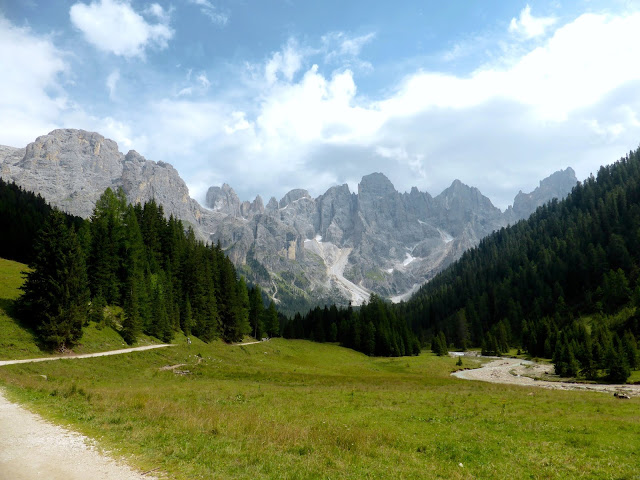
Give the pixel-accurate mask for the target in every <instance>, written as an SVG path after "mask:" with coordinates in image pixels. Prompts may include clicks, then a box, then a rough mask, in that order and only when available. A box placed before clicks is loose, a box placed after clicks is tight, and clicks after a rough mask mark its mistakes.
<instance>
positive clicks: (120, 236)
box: [18, 189, 279, 348]
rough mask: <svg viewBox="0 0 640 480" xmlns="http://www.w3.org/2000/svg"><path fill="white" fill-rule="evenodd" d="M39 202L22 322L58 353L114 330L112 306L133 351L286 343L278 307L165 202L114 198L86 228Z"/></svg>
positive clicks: (108, 196)
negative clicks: (90, 334)
mask: <svg viewBox="0 0 640 480" xmlns="http://www.w3.org/2000/svg"><path fill="white" fill-rule="evenodd" d="M32 200H33V201H34V202H35V204H36V205H38V209H39V210H38V211H40V210H42V211H43V212H45V213H43V214H42V218H45V219H46V220H45V221H44V225H43V227H42V229H41V230H40V231H39V233H38V235H37V236H36V237H35V239H32V240H33V243H34V252H33V254H29V256H31V257H32V258H33V259H32V261H31V262H30V264H29V266H30V269H31V271H30V272H28V273H27V278H26V282H25V285H24V287H23V290H24V295H23V296H22V297H21V298H20V299H19V300H18V312H19V315H20V317H21V318H22V319H23V321H24V323H25V324H27V325H29V326H31V327H32V328H34V330H35V331H36V332H38V334H39V335H40V337H41V339H42V340H43V341H44V343H46V344H48V345H49V346H51V347H54V348H60V347H68V346H72V345H73V344H75V343H76V342H77V341H78V339H79V338H80V336H81V335H82V327H83V325H85V324H86V323H87V322H88V321H89V319H91V320H93V321H95V322H97V323H100V322H103V321H104V318H103V315H104V308H105V306H106V305H110V306H115V307H120V309H121V310H120V311H121V314H120V316H119V318H118V319H117V323H119V325H118V329H119V331H120V333H121V335H122V337H123V338H124V339H125V340H126V341H127V342H128V343H134V342H135V341H136V338H137V337H138V336H139V335H140V334H141V333H145V334H147V335H151V336H154V337H157V338H159V339H161V340H163V341H165V342H169V341H171V339H172V337H173V335H174V333H175V332H178V331H182V332H184V333H185V334H186V335H194V336H197V337H199V338H201V339H202V340H205V341H211V340H213V339H215V338H219V337H220V338H222V339H223V340H225V341H227V342H235V341H239V340H241V339H242V338H243V336H244V335H245V334H248V333H250V332H252V333H256V334H258V333H260V334H262V333H264V334H267V335H271V336H276V335H278V334H279V324H278V318H277V312H276V313H275V320H274V319H273V318H272V317H273V316H274V311H275V306H271V307H270V308H269V309H264V306H263V304H262V302H263V299H262V294H261V292H260V290H259V289H258V287H255V288H251V289H250V288H248V287H247V285H246V283H245V281H244V279H242V278H240V279H238V278H237V275H236V270H235V267H234V266H233V264H232V263H231V261H230V260H229V259H228V257H227V256H226V255H225V253H224V252H223V251H222V249H221V248H220V246H219V245H218V246H213V245H207V244H205V243H203V242H202V241H199V240H197V239H196V237H195V234H194V232H193V230H192V229H190V228H189V229H188V230H186V232H185V229H184V228H183V225H182V223H181V222H180V221H179V220H176V219H175V218H174V217H173V216H170V217H169V219H166V218H165V216H164V212H163V209H162V207H161V206H158V205H157V204H156V203H155V201H150V202H147V203H145V204H144V205H140V204H137V205H135V206H133V205H130V204H128V203H127V200H126V197H125V196H124V194H123V192H122V190H118V191H117V192H113V191H112V190H111V189H107V190H106V191H105V192H104V194H103V195H102V196H101V197H100V198H99V200H98V201H97V203H96V206H95V209H94V211H93V214H92V216H91V218H90V220H89V221H82V222H81V223H80V224H79V226H78V227H77V226H76V225H73V224H72V225H68V222H67V221H66V218H65V216H64V214H62V213H61V212H60V211H58V210H55V209H54V210H51V211H50V212H49V213H48V216H46V215H47V214H46V208H41V206H40V200H39V199H38V198H36V197H33V199H32ZM36 223H37V222H36ZM76 227H77V228H76Z"/></svg>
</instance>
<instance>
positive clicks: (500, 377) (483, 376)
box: [451, 358, 640, 397]
mask: <svg viewBox="0 0 640 480" xmlns="http://www.w3.org/2000/svg"><path fill="white" fill-rule="evenodd" d="M549 373H553V365H549V364H543V363H535V362H531V361H528V360H520V359H517V358H499V359H495V360H493V361H491V362H489V363H487V364H485V365H483V366H482V367H480V368H476V369H472V370H458V371H457V372H454V373H452V374H451V375H453V376H454V377H458V378H462V379H464V380H480V381H482V382H490V383H504V384H508V385H523V386H528V387H539V388H548V389H554V390H582V391H590V392H605V393H625V394H627V395H629V396H630V397H634V396H636V397H637V396H640V385H603V384H588V383H570V382H555V381H553V382H552V381H548V380H539V379H538V378H540V377H541V376H543V375H546V374H549Z"/></svg>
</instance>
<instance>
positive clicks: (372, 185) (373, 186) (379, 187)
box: [358, 172, 396, 195]
mask: <svg viewBox="0 0 640 480" xmlns="http://www.w3.org/2000/svg"><path fill="white" fill-rule="evenodd" d="M395 191H396V188H395V187H394V186H393V183H391V180H389V179H388V178H387V177H386V176H385V175H384V174H382V173H380V172H374V173H370V174H369V175H365V176H364V177H362V180H360V183H359V184H358V194H362V193H365V194H366V193H375V194H381V195H382V194H385V193H392V192H395Z"/></svg>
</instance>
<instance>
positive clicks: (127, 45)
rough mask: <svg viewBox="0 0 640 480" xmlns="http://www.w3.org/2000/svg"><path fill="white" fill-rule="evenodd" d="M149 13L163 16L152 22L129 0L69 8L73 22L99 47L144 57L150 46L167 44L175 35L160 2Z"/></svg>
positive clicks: (130, 55)
mask: <svg viewBox="0 0 640 480" xmlns="http://www.w3.org/2000/svg"><path fill="white" fill-rule="evenodd" d="M148 13H151V14H152V15H153V16H155V17H156V18H158V19H159V20H160V23H153V24H152V23H149V22H147V21H146V20H145V19H144V17H143V16H142V15H140V14H139V13H137V12H136V11H135V10H134V9H133V8H132V6H131V5H130V4H129V3H128V2H127V1H125V0H98V1H96V2H91V3H90V4H89V5H86V4H84V3H80V2H79V3H76V4H74V5H73V6H72V7H71V9H70V10H69V16H70V17H71V22H72V23H73V25H74V26H75V27H76V28H77V29H79V30H80V31H81V32H82V33H83V35H84V37H85V39H86V40H87V41H88V42H89V43H91V44H92V45H94V46H95V47H96V48H98V49H99V50H103V51H105V52H111V53H113V54H114V55H120V56H123V57H142V56H144V52H145V49H146V48H148V47H157V48H160V49H163V48H166V47H167V45H168V41H169V40H170V39H171V38H172V37H173V34H174V32H173V30H172V29H171V28H170V27H169V23H168V22H169V15H168V13H167V12H165V10H164V9H163V8H162V7H161V6H160V5H157V4H153V5H151V6H150V7H149V10H148Z"/></svg>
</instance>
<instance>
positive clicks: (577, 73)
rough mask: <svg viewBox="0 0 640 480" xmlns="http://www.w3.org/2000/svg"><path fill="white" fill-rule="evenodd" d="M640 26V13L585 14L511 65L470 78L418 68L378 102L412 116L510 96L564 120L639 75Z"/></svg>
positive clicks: (543, 116) (485, 69)
mask: <svg viewBox="0 0 640 480" xmlns="http://www.w3.org/2000/svg"><path fill="white" fill-rule="evenodd" d="M639 28H640V14H638V13H637V14H633V15H629V16H626V17H607V16H605V15H592V14H586V15H582V16H581V17H579V18H578V19H576V20H575V21H574V22H572V23H570V24H567V25H565V26H563V27H562V28H559V29H558V30H557V31H556V32H555V33H554V35H553V36H552V37H551V38H550V39H549V40H548V41H547V42H546V43H545V44H544V45H542V46H540V47H537V48H535V49H534V50H531V51H530V52H528V53H527V54H525V55H524V56H522V57H520V58H518V59H514V60H512V61H510V62H508V63H509V64H510V66H509V67H508V68H502V67H495V66H493V65H485V66H483V67H481V68H479V69H478V70H476V71H475V72H473V73H472V74H471V75H470V76H468V77H457V76H453V75H448V74H441V73H434V72H419V73H416V74H413V75H410V76H409V77H407V79H406V80H405V81H404V83H403V85H402V86H401V88H400V89H399V90H398V92H397V94H396V95H394V96H393V97H391V98H389V99H387V100H385V101H383V102H380V104H379V106H380V108H381V109H383V110H385V111H387V112H388V113H389V114H391V115H403V114H404V115H407V114H415V113H418V112H420V111H424V110H427V109H433V108H454V109H464V108H470V107H474V106H478V105H480V104H483V103H485V102H487V101H489V100H490V99H507V100H511V101H514V102H517V103H519V104H523V105H527V106H530V107H531V108H532V109H534V110H535V111H536V112H537V113H538V114H539V116H540V119H541V120H544V121H546V120H555V121H560V120H563V119H566V118H567V116H568V115H569V114H570V113H571V112H572V111H574V110H576V109H578V108H583V107H585V106H588V105H592V104H594V103H595V102H596V101H598V99H600V98H601V97H602V96H603V95H605V94H606V93H607V92H610V91H612V90H613V89H615V88H617V87H619V86H621V85H623V84H625V83H626V82H628V81H629V80H631V79H636V78H640V64H638V63H637V62H630V59H632V58H634V51H635V45H636V44H637V43H636V42H639V41H640V30H639ZM611 72H616V73H615V74H612V73H611Z"/></svg>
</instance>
